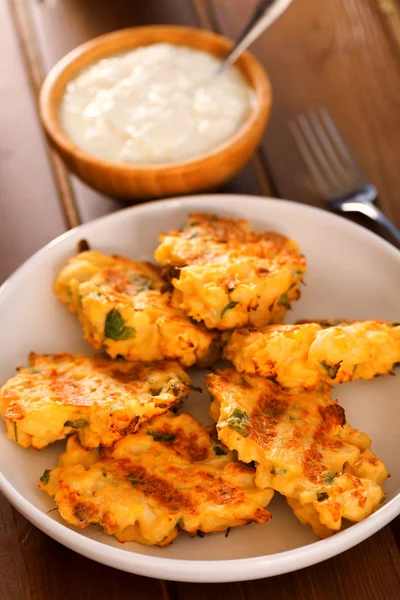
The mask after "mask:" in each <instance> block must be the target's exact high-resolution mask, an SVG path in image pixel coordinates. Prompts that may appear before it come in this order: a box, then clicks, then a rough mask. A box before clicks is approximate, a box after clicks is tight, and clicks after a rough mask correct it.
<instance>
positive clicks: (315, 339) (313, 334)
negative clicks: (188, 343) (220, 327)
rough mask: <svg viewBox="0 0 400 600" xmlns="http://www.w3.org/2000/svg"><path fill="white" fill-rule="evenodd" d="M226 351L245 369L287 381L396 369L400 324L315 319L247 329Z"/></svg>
mask: <svg viewBox="0 0 400 600" xmlns="http://www.w3.org/2000/svg"><path fill="white" fill-rule="evenodd" d="M224 357H225V358H227V359H228V360H230V361H232V362H233V364H234V365H235V367H236V369H237V370H238V371H240V372H243V371H244V372H246V373H256V374H258V375H262V376H263V377H269V378H272V379H275V380H276V381H277V382H278V383H280V384H281V385H282V386H283V387H286V388H290V387H297V386H302V387H304V388H312V387H314V386H316V385H318V384H319V383H321V382H322V381H326V382H328V383H343V382H345V381H351V380H354V379H372V378H373V377H376V376H377V375H386V374H387V373H390V372H391V370H392V368H393V365H394V364H395V363H397V362H399V361H400V326H398V325H397V326H395V325H393V324H392V323H388V322H384V321H314V322H310V323H307V322H301V323H300V324H296V325H269V326H267V327H263V328H262V329H242V330H238V331H235V332H234V333H233V335H232V337H231V338H230V341H229V342H228V344H227V346H226V348H225V350H224Z"/></svg>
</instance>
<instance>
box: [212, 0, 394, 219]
mask: <svg viewBox="0 0 400 600" xmlns="http://www.w3.org/2000/svg"><path fill="white" fill-rule="evenodd" d="M210 3H211V5H212V7H213V8H214V9H215V14H216V21H217V23H218V25H219V27H220V29H221V31H222V32H224V33H225V34H227V35H229V36H231V37H235V36H236V35H237V33H238V32H239V31H240V29H241V27H243V23H245V21H246V19H247V18H248V16H249V14H250V13H251V11H252V9H253V8H254V6H255V4H256V0H229V2H228V1H226V0H210ZM382 4H383V3H382V2H380V1H379V0H325V2H323V9H322V3H321V2H320V0H302V2H294V3H293V4H292V5H291V7H290V8H289V9H288V11H287V12H286V13H285V14H284V15H283V16H282V17H281V19H280V20H279V21H278V22H276V23H275V24H274V25H273V26H272V27H271V29H269V30H268V31H267V32H266V33H265V34H264V35H263V36H262V38H261V39H260V40H258V41H257V42H256V43H255V44H254V46H253V48H252V50H253V51H254V53H255V54H256V56H257V57H258V58H259V59H260V60H261V61H262V63H263V64H264V66H265V67H266V69H267V71H268V72H269V74H270V76H271V79H272V83H273V90H274V108H273V113H272V119H271V123H270V126H269V128H268V132H267V135H266V137H265V144H264V151H265V153H266V157H267V161H268V164H269V165H270V167H271V172H272V175H273V179H274V182H275V184H276V187H277V189H278V190H279V193H280V195H281V196H282V197H286V198H291V199H295V200H299V201H301V202H306V203H308V204H315V205H321V201H320V199H319V198H318V196H317V194H316V192H315V190H314V189H313V186H312V184H311V182H310V180H309V177H308V175H307V174H306V172H305V169H304V166H303V164H302V162H301V159H300V157H299V156H298V154H297V151H296V149H295V146H294V143H293V140H292V138H291V135H290V132H289V130H288V127H287V120H288V119H289V118H290V116H292V115H294V114H296V113H298V112H301V111H303V110H307V109H310V108H313V107H316V106H320V105H324V106H327V107H328V109H329V111H330V112H331V114H332V116H333V117H334V119H335V121H336V122H337V124H338V126H339V128H340V129H341V130H342V131H343V132H345V137H346V139H347V140H348V143H349V145H350V147H351V149H352V151H353V152H354V154H355V155H356V156H357V158H358V160H359V162H360V163H361V165H362V167H363V169H364V170H365V172H366V173H367V174H368V177H369V178H370V180H371V181H372V182H373V183H375V185H376V186H377V187H378V189H379V191H380V204H381V206H382V208H383V210H384V211H385V213H386V214H387V215H388V217H389V218H390V219H392V220H393V221H395V222H397V225H400V203H399V201H398V190H399V189H400V170H399V168H398V157H397V154H398V144H399V139H400V119H399V117H398V115H399V113H400V52H399V48H398V46H397V45H396V44H395V43H393V38H392V37H391V36H389V35H388V33H387V30H386V27H385V22H384V21H385V20H386V17H385V15H384V14H383V13H382V10H381V9H380V7H381V6H382Z"/></svg>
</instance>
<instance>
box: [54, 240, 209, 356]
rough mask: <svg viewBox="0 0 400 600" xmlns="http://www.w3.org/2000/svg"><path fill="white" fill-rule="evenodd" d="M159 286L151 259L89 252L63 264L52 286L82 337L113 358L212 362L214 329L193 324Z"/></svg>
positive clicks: (157, 275)
mask: <svg viewBox="0 0 400 600" xmlns="http://www.w3.org/2000/svg"><path fill="white" fill-rule="evenodd" d="M163 287H165V282H164V281H163V279H162V278H161V276H160V274H159V272H158V270H157V268H156V267H154V266H152V265H151V264H148V263H143V262H135V261H132V260H130V259H128V258H122V257H120V256H107V255H105V254H102V253H101V252H96V251H87V252H82V253H80V254H78V255H77V256H75V257H74V258H72V259H71V260H70V261H69V263H68V265H67V266H66V267H64V268H63V270H62V271H61V273H60V275H59V276H58V278H57V281H56V283H55V286H54V291H55V293H56V294H57V296H58V298H59V300H60V301H61V302H63V303H64V304H67V306H68V307H69V309H70V310H71V311H72V312H76V313H77V314H78V317H79V320H80V323H81V325H82V327H83V331H84V337H85V339H87V340H88V342H89V343H90V344H91V345H92V347H93V348H94V349H95V350H100V349H101V348H103V347H104V348H105V350H106V352H107V353H108V354H109V355H110V356H111V357H112V358H115V357H116V356H123V357H124V358H126V359H128V360H138V361H143V362H151V361H153V360H161V359H163V358H169V359H177V360H179V362H180V363H181V364H182V365H183V366H191V365H193V364H194V363H199V364H209V363H212V362H213V361H214V360H215V359H216V358H217V357H218V354H219V336H218V332H211V331H207V330H206V329H205V328H204V327H202V326H200V325H196V324H195V323H192V322H191V321H190V319H188V318H187V317H186V316H185V315H184V313H183V312H182V311H181V310H180V309H178V308H176V307H173V306H172V304H171V292H170V291H166V292H164V291H163Z"/></svg>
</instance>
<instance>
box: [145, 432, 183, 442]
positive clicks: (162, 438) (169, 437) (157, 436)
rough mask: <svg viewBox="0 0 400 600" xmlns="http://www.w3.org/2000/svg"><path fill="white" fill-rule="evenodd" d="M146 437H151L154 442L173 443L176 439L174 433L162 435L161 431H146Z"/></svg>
mask: <svg viewBox="0 0 400 600" xmlns="http://www.w3.org/2000/svg"><path fill="white" fill-rule="evenodd" d="M147 435H152V436H153V439H154V441H155V442H173V441H174V440H175V438H176V435H175V434H174V433H163V432H162V431H148V432H147Z"/></svg>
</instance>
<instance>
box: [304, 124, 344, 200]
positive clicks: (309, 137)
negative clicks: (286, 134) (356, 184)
mask: <svg viewBox="0 0 400 600" xmlns="http://www.w3.org/2000/svg"><path fill="white" fill-rule="evenodd" d="M296 120H297V123H298V125H299V128H300V130H301V133H302V135H303V138H304V140H305V142H306V144H307V146H308V149H309V151H310V152H311V154H312V155H313V157H314V160H315V162H316V166H317V168H318V169H319V171H320V175H321V177H323V178H324V179H325V188H327V187H328V188H329V190H332V189H335V190H336V189H338V188H339V187H340V181H339V179H338V178H337V176H336V174H335V172H334V170H333V168H332V166H331V164H330V163H329V160H328V159H327V157H326V155H325V153H324V151H323V148H322V147H321V143H320V141H319V138H318V137H317V136H316V133H315V131H314V126H313V124H312V123H311V121H310V120H309V115H308V114H302V115H298V116H297V117H296ZM328 195H330V192H329V194H328Z"/></svg>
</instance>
